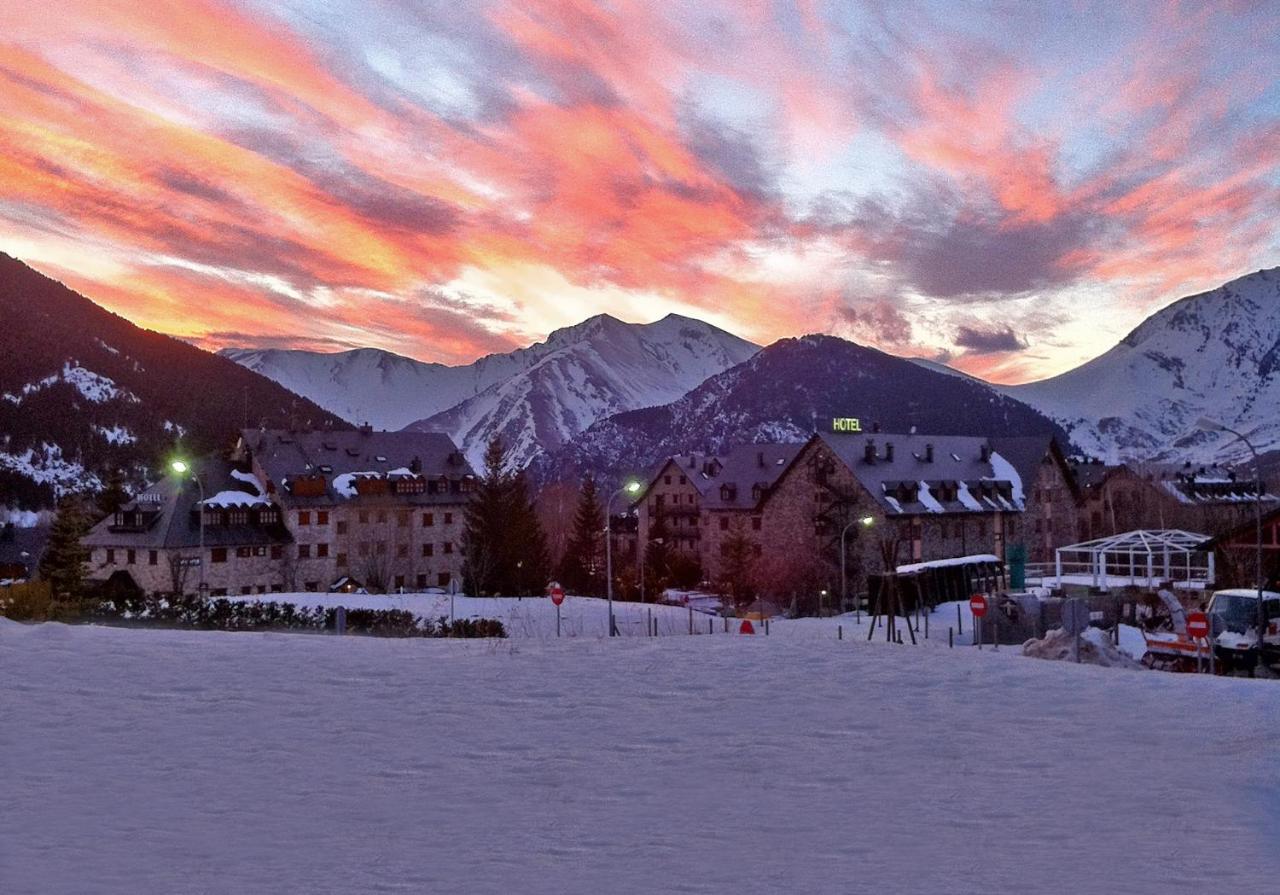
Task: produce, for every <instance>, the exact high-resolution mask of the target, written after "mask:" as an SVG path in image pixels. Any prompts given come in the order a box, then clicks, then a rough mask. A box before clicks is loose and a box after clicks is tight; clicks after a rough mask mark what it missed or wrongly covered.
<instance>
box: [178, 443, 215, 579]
mask: <svg viewBox="0 0 1280 895" xmlns="http://www.w3.org/2000/svg"><path fill="white" fill-rule="evenodd" d="M169 468H170V469H172V470H173V471H174V472H175V473H177V474H178V476H179V477H180V480H181V477H185V476H186V475H187V473H191V481H193V482H195V483H196V487H197V488H199V489H200V503H199V504H197V511H198V513H199V515H200V585H199V588H198V590H199V592H200V599H202V600H203V599H204V598H205V592H206V591H207V590H208V585H207V584H205V581H204V482H203V481H201V480H200V475H199V474H198V473H196V472H192V469H191V464H189V463H188V462H187V461H186V460H174V461H173V462H172V463H170V464H169Z"/></svg>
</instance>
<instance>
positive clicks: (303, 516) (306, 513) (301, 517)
mask: <svg viewBox="0 0 1280 895" xmlns="http://www.w3.org/2000/svg"><path fill="white" fill-rule="evenodd" d="M298 524H299V525H310V524H311V511H310V510H298Z"/></svg>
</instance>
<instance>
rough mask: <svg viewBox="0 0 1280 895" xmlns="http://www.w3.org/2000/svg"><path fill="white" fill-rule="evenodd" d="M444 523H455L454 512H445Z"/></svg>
mask: <svg viewBox="0 0 1280 895" xmlns="http://www.w3.org/2000/svg"><path fill="white" fill-rule="evenodd" d="M444 524H445V525H452V524H453V513H445V514H444Z"/></svg>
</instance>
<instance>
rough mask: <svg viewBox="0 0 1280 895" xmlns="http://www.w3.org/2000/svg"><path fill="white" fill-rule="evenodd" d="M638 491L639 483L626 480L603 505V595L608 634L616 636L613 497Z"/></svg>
mask: <svg viewBox="0 0 1280 895" xmlns="http://www.w3.org/2000/svg"><path fill="white" fill-rule="evenodd" d="M639 491H640V483H639V482H636V481H630V482H627V483H626V484H625V485H623V486H622V487H621V488H619V489H618V490H617V491H614V492H613V493H612V494H610V495H609V499H608V500H607V501H606V502H605V505H604V577H605V584H604V587H605V595H606V596H607V597H608V599H609V636H610V637H617V636H618V629H617V628H616V627H615V626H614V624H613V499H614V498H615V497H617V496H618V495H619V494H636V493H638V492H639Z"/></svg>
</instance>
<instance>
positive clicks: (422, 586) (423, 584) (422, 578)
mask: <svg viewBox="0 0 1280 895" xmlns="http://www.w3.org/2000/svg"><path fill="white" fill-rule="evenodd" d="M426 589H427V576H426V575H419V576H418V590H426Z"/></svg>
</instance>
